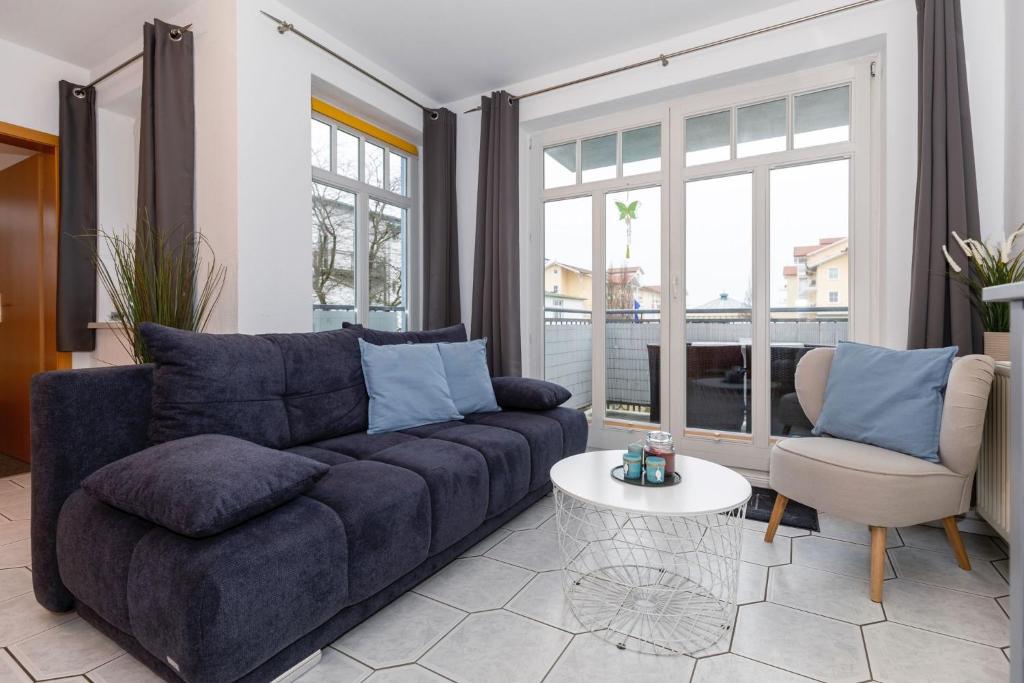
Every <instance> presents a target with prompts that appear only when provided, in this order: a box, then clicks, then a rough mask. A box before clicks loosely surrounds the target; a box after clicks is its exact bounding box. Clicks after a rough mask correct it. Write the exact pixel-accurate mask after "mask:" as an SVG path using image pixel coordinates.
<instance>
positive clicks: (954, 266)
mask: <svg viewBox="0 0 1024 683" xmlns="http://www.w3.org/2000/svg"><path fill="white" fill-rule="evenodd" d="M953 234H954V235H956V233H955V232H954V233H953ZM957 239H959V238H957ZM942 253H943V255H944V256H945V257H946V261H947V262H948V263H949V267H950V268H952V269H953V272H954V273H960V272H963V268H961V267H960V266H958V265H957V264H956V261H954V260H953V257H952V256H950V254H949V250H948V249H946V245H945V244H943V245H942Z"/></svg>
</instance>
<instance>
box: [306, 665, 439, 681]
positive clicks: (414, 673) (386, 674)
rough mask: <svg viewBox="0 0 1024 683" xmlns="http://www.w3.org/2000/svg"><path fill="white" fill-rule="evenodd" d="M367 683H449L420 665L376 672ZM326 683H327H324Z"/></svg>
mask: <svg viewBox="0 0 1024 683" xmlns="http://www.w3.org/2000/svg"><path fill="white" fill-rule="evenodd" d="M366 682H367V683H448V679H447V678H444V677H442V676H438V675H437V674H436V673H434V672H433V671H430V670H429V669H424V668H423V667H422V666H420V665H419V664H409V665H406V666H399V667H397V668H394V669H385V670H384V671H376V672H374V674H373V675H372V676H370V677H369V678H368V679H366ZM324 683H327V682H326V681H324Z"/></svg>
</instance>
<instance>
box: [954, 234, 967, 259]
mask: <svg viewBox="0 0 1024 683" xmlns="http://www.w3.org/2000/svg"><path fill="white" fill-rule="evenodd" d="M953 239H955V240H956V243H957V244H959V245H960V248H961V249H963V250H964V253H965V254H966V255H967V258H971V248H970V247H969V246H968V244H969V243H970V241H971V240H970V238H968V239H967V240H962V239H960V235H958V234H956V230H954V231H953Z"/></svg>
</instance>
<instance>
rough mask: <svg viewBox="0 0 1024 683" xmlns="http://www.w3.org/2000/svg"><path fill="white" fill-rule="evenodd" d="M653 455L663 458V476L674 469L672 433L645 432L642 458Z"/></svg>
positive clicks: (674, 456)
mask: <svg viewBox="0 0 1024 683" xmlns="http://www.w3.org/2000/svg"><path fill="white" fill-rule="evenodd" d="M652 455H655V456H658V457H659V458H663V459H664V460H665V476H666V477H668V476H671V475H672V473H673V472H675V471H676V451H675V447H674V445H673V441H672V435H671V434H670V433H668V432H647V438H645V439H644V459H645V460H646V458H648V457H650V456H652Z"/></svg>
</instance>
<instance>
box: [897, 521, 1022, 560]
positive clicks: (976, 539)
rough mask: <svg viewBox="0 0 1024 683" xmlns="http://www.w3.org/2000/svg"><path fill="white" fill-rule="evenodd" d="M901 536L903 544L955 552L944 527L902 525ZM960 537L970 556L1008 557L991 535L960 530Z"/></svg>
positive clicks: (989, 558) (996, 558)
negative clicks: (947, 538)
mask: <svg viewBox="0 0 1024 683" xmlns="http://www.w3.org/2000/svg"><path fill="white" fill-rule="evenodd" d="M900 537H901V538H902V539H903V545H908V546H910V547H912V548H922V549H923V550H934V551H936V552H943V553H952V552H953V550H952V549H951V548H950V546H949V541H948V540H946V531H945V530H944V529H936V528H935V527H933V526H912V527H900ZM960 538H962V539H963V542H964V548H965V549H966V550H967V554H968V555H969V556H970V557H976V558H978V559H979V560H1001V559H1003V558H1004V557H1006V553H1004V552H1003V551H1002V550H1001V549H1000V548H999V546H997V545H996V544H995V541H994V540H993V539H992V538H991V537H989V536H981V535H979V534H969V533H966V532H960Z"/></svg>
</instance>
